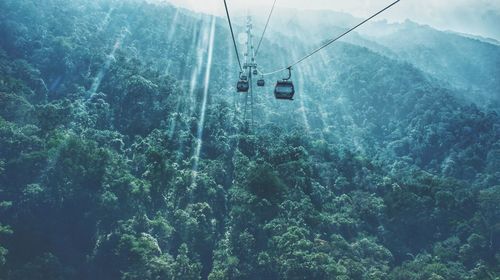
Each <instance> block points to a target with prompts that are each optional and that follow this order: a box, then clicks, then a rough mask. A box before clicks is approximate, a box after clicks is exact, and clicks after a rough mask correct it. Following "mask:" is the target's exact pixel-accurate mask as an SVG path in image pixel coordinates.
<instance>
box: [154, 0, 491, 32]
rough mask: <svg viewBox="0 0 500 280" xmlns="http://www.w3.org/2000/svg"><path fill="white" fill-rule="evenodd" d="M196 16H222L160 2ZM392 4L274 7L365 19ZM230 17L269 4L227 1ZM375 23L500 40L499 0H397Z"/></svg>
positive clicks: (335, 0) (285, 2) (316, 1)
mask: <svg viewBox="0 0 500 280" xmlns="http://www.w3.org/2000/svg"><path fill="white" fill-rule="evenodd" d="M160 1H167V2H171V3H172V4H174V5H178V6H181V7H184V8H188V9H191V10H194V11H198V12H204V13H210V14H216V15H224V4H223V0H160ZM392 2H393V0H349V1H346V0H342V1H341V0H307V1H306V0H277V6H278V7H286V8H296V9H315V10H324V9H326V10H334V11H340V12H346V13H349V14H352V15H354V16H358V17H366V16H369V15H371V14H373V13H375V12H377V11H378V10H381V9H382V8H383V7H385V6H387V5H389V4H390V3H392ZM227 3H228V6H229V8H230V10H231V11H233V12H234V13H238V12H242V11H245V10H247V9H248V8H256V7H258V8H260V10H262V11H263V12H264V13H267V12H268V10H269V9H270V7H271V5H272V3H273V0H250V1H248V0H247V1H245V0H227ZM378 18H379V19H386V20H388V21H389V22H402V21H404V20H406V19H410V20H412V21H415V22H418V23H421V24H427V25H431V26H433V27H436V28H438V29H441V30H452V31H457V32H462V33H469V34H473V35H479V36H484V37H490V38H494V39H497V40H500V28H499V27H498V26H500V0H401V2H399V3H398V4H397V5H396V6H395V7H393V8H392V9H391V10H388V11H387V12H386V13H384V14H382V15H380V16H379V17H378Z"/></svg>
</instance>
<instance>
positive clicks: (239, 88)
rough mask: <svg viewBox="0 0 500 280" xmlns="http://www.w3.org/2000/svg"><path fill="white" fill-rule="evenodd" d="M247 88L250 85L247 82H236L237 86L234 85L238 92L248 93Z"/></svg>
mask: <svg viewBox="0 0 500 280" xmlns="http://www.w3.org/2000/svg"><path fill="white" fill-rule="evenodd" d="M249 88H250V85H249V83H248V82H247V81H238V84H237V85H236V89H237V91H238V92H248V89H249Z"/></svg>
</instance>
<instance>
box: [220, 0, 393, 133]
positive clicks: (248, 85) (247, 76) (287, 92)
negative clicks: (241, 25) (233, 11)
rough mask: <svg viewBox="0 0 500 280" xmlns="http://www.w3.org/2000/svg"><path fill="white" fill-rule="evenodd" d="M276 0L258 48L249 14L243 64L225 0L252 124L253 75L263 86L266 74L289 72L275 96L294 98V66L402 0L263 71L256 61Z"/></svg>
mask: <svg viewBox="0 0 500 280" xmlns="http://www.w3.org/2000/svg"><path fill="white" fill-rule="evenodd" d="M276 1H277V0H274V2H273V6H272V8H271V11H270V13H269V16H268V18H267V22H266V26H265V27H264V31H263V32H262V36H261V38H260V41H259V44H258V46H257V50H255V49H254V46H253V37H252V27H253V26H252V19H251V17H250V16H248V18H247V29H246V30H247V42H246V43H247V51H246V53H245V61H244V62H245V63H244V64H243V65H242V64H241V61H240V56H239V53H238V46H237V45H236V40H235V38H234V30H233V25H232V23H231V16H230V14H229V9H228V7H227V2H226V0H224V7H225V9H226V15H227V20H228V23H229V28H230V30H231V36H232V39H233V43H234V50H235V52H236V57H237V59H238V65H239V68H240V79H239V80H238V83H237V85H236V90H237V92H242V93H245V94H246V96H245V119H246V115H247V107H248V104H249V100H248V99H249V97H248V95H250V106H251V110H252V112H251V113H252V124H253V101H254V99H253V98H254V97H253V88H252V77H253V76H257V75H260V78H259V79H258V80H257V86H259V87H263V86H265V80H264V77H265V76H270V75H274V74H277V73H281V72H288V77H287V78H283V79H281V80H278V81H277V82H276V85H275V87H274V97H275V98H276V99H281V100H293V96H294V94H295V87H294V85H293V82H292V80H291V78H292V68H293V67H295V66H297V65H298V64H301V63H302V62H304V61H305V60H307V59H309V58H310V57H312V56H313V55H315V54H317V53H318V52H320V51H322V50H323V49H325V48H326V47H328V46H330V45H331V44H333V43H335V42H337V41H338V40H340V39H341V38H343V37H344V36H346V35H347V34H349V33H351V32H352V31H354V30H355V29H357V28H358V27H360V26H362V25H364V24H365V23H367V22H368V21H370V20H372V19H373V18H375V17H376V16H378V15H380V14H381V13H383V12H385V11H387V10H388V9H390V8H391V7H393V6H394V5H396V4H397V3H399V2H400V1H401V0H395V1H394V2H392V3H391V4H390V5H388V6H386V7H385V8H383V9H382V10H380V11H378V12H377V13H375V14H373V15H372V16H370V17H369V18H367V19H365V20H363V21H361V22H360V23H359V24H357V25H355V26H354V27H352V28H350V29H348V30H347V31H345V32H344V33H342V34H340V35H338V36H336V37H334V38H332V39H329V40H327V41H326V43H324V44H322V45H321V46H319V47H318V48H316V49H314V50H312V51H311V52H310V53H308V54H306V55H305V56H303V57H302V58H300V59H298V60H296V61H295V62H292V63H290V64H288V65H287V66H285V67H283V68H278V69H277V70H275V71H271V72H268V73H262V72H260V71H259V70H258V68H257V63H256V61H255V57H256V56H257V55H258V53H259V50H260V47H261V43H262V39H263V38H264V35H265V33H266V30H267V27H268V25H269V21H270V19H271V16H272V15H273V11H274V8H275V6H276ZM248 92H250V93H248Z"/></svg>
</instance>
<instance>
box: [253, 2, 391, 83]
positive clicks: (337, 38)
mask: <svg viewBox="0 0 500 280" xmlns="http://www.w3.org/2000/svg"><path fill="white" fill-rule="evenodd" d="M399 1H401V0H397V1H395V2H394V3H392V4H390V5H389V6H387V7H385V8H384V9H382V10H381V11H379V12H377V13H376V14H374V15H372V16H371V17H369V18H367V19H365V20H363V21H362V22H360V23H359V24H358V25H356V26H354V27H352V28H351V29H349V30H347V31H346V32H344V33H342V34H341V35H339V36H338V37H336V38H334V39H331V40H329V41H328V42H326V43H325V44H324V45H322V46H321V47H319V48H317V49H316V50H314V51H312V52H311V53H310V54H308V55H306V56H304V57H303V58H301V59H299V60H297V61H296V62H294V63H292V64H290V65H288V66H286V67H284V68H281V69H278V70H276V71H272V72H269V73H265V74H263V76H269V75H272V74H276V73H279V72H282V71H285V70H290V69H292V67H293V66H295V65H297V64H299V63H301V62H303V61H304V60H306V59H308V58H310V57H311V56H313V55H315V54H316V53H318V52H319V51H321V50H323V49H324V48H326V47H328V46H329V45H331V44H333V43H334V42H336V41H338V40H339V39H340V38H342V37H344V36H345V35H347V34H349V33H351V32H352V31H354V30H355V29H356V28H358V27H360V26H361V25H363V24H365V23H366V22H368V21H369V20H371V19H373V18H374V17H376V16H378V15H379V14H381V13H383V12H385V11H386V10H388V9H389V8H391V7H392V6H394V5H396V4H397V3H398V2H399Z"/></svg>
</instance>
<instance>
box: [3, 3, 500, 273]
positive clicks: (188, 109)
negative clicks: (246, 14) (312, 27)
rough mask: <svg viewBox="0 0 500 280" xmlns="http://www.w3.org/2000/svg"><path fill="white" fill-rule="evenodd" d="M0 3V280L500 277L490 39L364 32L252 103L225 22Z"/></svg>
mask: <svg viewBox="0 0 500 280" xmlns="http://www.w3.org/2000/svg"><path fill="white" fill-rule="evenodd" d="M0 11H1V13H0V279H7V280H14V279H15V280H24V279H26V280H35V279H44V280H47V279H127V280H131V279H210V280H219V279H346V280H347V279H367V280H368V279H370V280H372V279H394V280H417V279H418V280H427V279H433V280H438V279H464V280H465V279H467V280H469V279H471V280H472V279H475V280H483V279H486V280H493V279H495V280H497V279H500V117H499V115H498V112H499V109H500V105H499V102H498V100H499V99H498V96H500V85H499V80H498V74H499V71H500V69H499V67H500V66H499V64H498V63H497V62H498V61H499V60H500V47H499V46H495V45H493V44H489V43H487V42H482V41H479V40H476V39H471V38H465V37H461V36H459V35H451V34H448V33H444V32H440V31H437V30H431V32H432V33H431V35H426V36H425V40H426V43H425V46H424V44H423V43H422V42H423V41H422V40H423V39H422V38H421V37H420V36H423V35H418V34H421V33H422V30H426V29H431V28H430V27H421V26H418V25H416V24H413V23H404V25H403V27H402V30H403V31H401V30H399V31H397V32H396V33H394V34H396V35H388V36H385V37H383V38H382V39H380V38H379V39H377V38H375V37H373V38H371V37H363V36H362V35H359V34H356V35H354V39H351V40H348V41H343V42H341V43H339V44H337V45H335V46H333V47H332V48H330V49H328V50H326V51H325V52H324V53H322V54H321V56H318V57H316V58H315V59H313V60H312V62H311V63H309V64H307V65H304V66H301V67H300V68H297V69H295V70H294V79H295V80H294V81H295V82H296V83H297V90H298V94H297V97H296V100H295V101H294V102H278V101H276V100H274V97H273V95H272V84H273V82H272V81H268V84H269V86H267V87H266V88H265V89H263V90H259V91H257V92H256V96H255V100H254V103H255V105H254V111H253V112H249V110H248V109H247V110H245V104H246V103H245V97H244V96H242V95H238V94H236V93H235V89H234V86H235V81H236V79H237V71H236V70H235V69H237V66H236V62H235V58H234V54H233V53H232V51H233V49H232V42H231V41H230V33H229V30H228V27H227V23H226V22H225V21H224V19H223V18H218V17H212V16H208V15H202V14H196V13H193V12H190V11H187V10H181V9H177V8H175V7H173V6H169V5H154V4H148V3H144V2H142V1H132V0H130V1H111V0H96V1H90V0H74V1H63V0H43V1H35V0H2V1H0ZM236 22H238V19H236ZM297 24H300V23H297ZM240 28H242V27H241V26H240ZM343 28H345V26H342V25H339V26H332V27H331V29H329V31H330V32H331V31H332V30H333V31H335V30H343ZM273 34H274V35H273V37H274V38H279V40H277V41H274V40H270V39H269V40H268V39H266V40H264V42H263V49H265V51H263V52H262V56H261V61H262V64H263V65H264V67H266V68H271V67H272V65H276V64H283V63H285V62H286V61H287V60H288V58H289V57H297V56H299V55H300V54H302V53H304V52H305V51H307V50H309V49H310V46H311V42H308V40H307V39H300V38H297V36H296V35H290V34H286V33H278V32H275V33H273ZM315 35H317V34H315ZM405 36H406V37H405ZM394 37H397V38H398V39H395V38H394ZM429 40H430V41H429ZM450 44H451V45H453V47H454V48H451V47H449V46H450ZM443 45H444V46H448V48H447V49H448V50H453V51H443V49H442V48H441V47H442V46H443ZM462 45H465V47H463V48H461V47H460V46H462ZM465 53H470V54H472V53H474V56H473V57H468V58H467V59H463V56H464V54H465ZM427 58H428V59H427ZM449 61H453V64H450V63H449ZM445 66H446V67H445ZM471 67H472V68H471ZM439 70H441V71H439ZM467 71H469V72H470V73H469V72H467ZM276 78H279V77H276ZM474 100H477V102H474ZM250 115H252V116H253V118H254V120H253V121H252V120H251V118H250Z"/></svg>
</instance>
